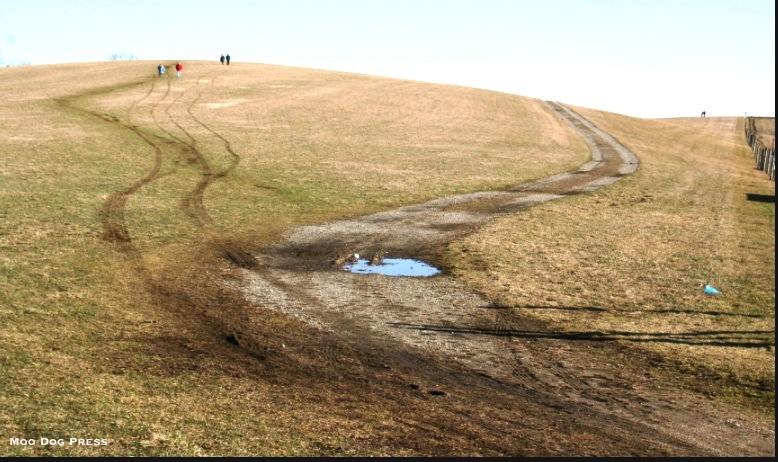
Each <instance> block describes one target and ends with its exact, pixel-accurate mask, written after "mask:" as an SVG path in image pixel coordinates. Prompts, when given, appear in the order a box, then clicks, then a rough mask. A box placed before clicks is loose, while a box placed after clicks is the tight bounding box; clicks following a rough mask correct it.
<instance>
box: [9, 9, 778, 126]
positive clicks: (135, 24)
mask: <svg viewBox="0 0 778 462" xmlns="http://www.w3.org/2000/svg"><path fill="white" fill-rule="evenodd" d="M224 53H229V54H230V56H231V57H232V60H233V63H234V64H237V63H239V62H253V63H266V64H280V65H286V66H296V67H305V68H315V69H326V70H335V71H345V72H355V73H360V74H369V75H377V76H384V77H396V78H401V79H409V80H419V81H425V82H435V83H444V84H453V85H464V86H468V87H476V88H484V89H488V90H495V91H500V92H506V93H511V94H517V95H522V96H529V97H532V98H539V99H544V100H553V101H560V102H563V103H568V104H572V105H575V106H583V107H588V108H593V109H600V110H605V111H609V112H616V113H619V114H625V115H630V116H635V117H643V118H663V117H690V116H694V117H696V116H699V115H700V113H701V112H702V111H706V113H707V115H708V116H709V117H712V116H743V115H753V116H770V117H774V116H775V0H0V64H2V65H5V66H7V65H12V66H17V65H28V64H29V65H41V64H56V63H71V62H94V61H108V60H109V59H110V57H111V56H112V55H117V54H118V55H125V56H132V57H134V58H135V59H139V60H152V61H157V60H160V61H162V60H180V61H182V62H185V61H187V60H190V61H194V60H214V61H216V60H218V59H219V56H220V55H222V54H224ZM1 79H2V74H0V80H1Z"/></svg>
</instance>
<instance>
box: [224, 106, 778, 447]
mask: <svg viewBox="0 0 778 462" xmlns="http://www.w3.org/2000/svg"><path fill="white" fill-rule="evenodd" d="M548 107H549V109H550V110H552V111H553V112H554V113H556V114H557V115H558V116H559V117H560V118H562V119H564V120H565V121H566V122H567V123H569V124H570V125H571V126H573V127H574V128H575V129H576V130H577V131H578V132H579V133H580V134H581V136H583V137H584V139H585V140H586V142H587V143H588V145H589V147H590V148H591V151H592V160H591V161H590V162H588V163H586V164H584V165H583V166H581V167H580V168H579V169H578V170H577V171H574V172H569V173H564V174H560V175H556V176H553V177H550V178H546V179H542V180H539V181H535V182H531V183H528V184H523V185H519V186H516V187H514V188H510V189H508V190H505V191H499V192H483V193H473V194H465V195H459V196H452V197H445V198H441V199H437V200H433V201H430V202H426V203H423V204H418V205H413V206H409V207H403V208H399V209H396V210H391V211H387V212H382V213H376V214H373V215H369V216H365V217H361V218H357V219H352V220H344V221H338V222H333V223H326V224H322V225H319V226H306V227H300V228H296V229H292V230H289V232H288V233H287V235H286V239H285V241H284V242H283V243H280V244H278V245H276V246H274V247H272V248H269V249H266V250H265V251H263V252H262V253H260V254H256V255H252V256H251V258H245V259H244V260H242V261H238V260H233V261H234V262H235V263H238V264H242V265H243V266H244V267H246V269H244V270H243V279H242V280H241V281H239V282H235V281H233V282H231V283H230V285H231V287H233V288H235V289H236V290H239V291H240V292H242V293H243V294H244V295H245V296H246V297H247V298H248V299H249V300H250V301H251V302H252V304H253V305H255V306H256V307H257V312H256V313H255V314H254V315H253V316H252V315H249V317H252V318H253V319H254V321H253V322H256V323H261V322H262V321H261V318H262V316H263V313H264V312H265V310H267V309H272V310H275V311H276V312H280V313H284V314H286V315H288V316H291V317H294V318H295V319H298V320H301V321H303V322H305V323H306V324H308V326H310V328H311V329H313V332H314V333H312V334H309V335H303V332H302V331H301V332H300V336H299V337H298V338H295V337H294V336H288V337H286V338H285V340H284V341H285V342H286V343H284V345H283V349H284V354H285V355H286V356H288V357H294V356H295V355H298V356H299V358H300V359H299V361H300V362H301V363H302V362H304V358H308V359H310V357H311V356H312V355H317V357H318V358H319V360H320V365H319V369H322V368H323V369H327V370H341V371H343V370H349V369H353V370H352V373H356V371H357V370H361V371H362V372H361V374H365V372H364V370H365V369H366V368H365V364H367V365H368V366H369V367H367V370H370V369H371V368H372V369H374V370H375V372H374V373H372V375H373V376H372V377H371V380H370V381H371V382H373V381H375V382H377V383H378V384H384V385H385V386H383V387H380V391H377V390H374V389H372V390H371V393H372V394H374V395H379V396H383V397H384V399H385V401H386V402H387V403H388V402H392V403H393V404H392V405H391V406H389V405H388V404H387V405H386V408H387V409H390V408H396V407H400V408H401V409H402V411H400V412H402V413H404V414H405V415H413V416H414V418H415V419H422V420H423V422H424V432H419V433H418V434H415V435H414V436H413V437H411V436H410V435H406V436H405V438H407V439H408V441H415V442H416V444H418V445H421V446H423V445H424V444H431V443H430V442H431V441H435V442H436V444H435V445H433V446H431V447H434V448H435V449H430V450H429V451H422V453H428V454H431V455H442V454H501V455H573V454H575V455H698V456H699V455H716V456H722V455H767V454H772V453H773V451H774V433H773V432H772V430H771V429H769V428H759V427H757V426H754V425H752V424H749V423H747V422H745V421H742V420H739V419H737V418H733V416H732V414H728V413H727V412H725V411H722V410H720V409H716V408H714V407H713V406H712V405H711V403H710V402H709V401H708V399H707V398H703V397H700V396H696V395H692V394H689V393H684V392H682V391H680V390H661V389H657V388H656V387H654V385H653V383H652V380H651V378H650V376H649V375H648V374H643V373H640V372H634V371H632V372H630V371H627V370H624V369H623V368H618V367H615V366H613V365H611V364H609V363H608V362H607V361H604V360H603V359H602V358H603V357H605V356H604V355H603V354H604V353H605V349H607V348H610V345H609V342H610V341H611V340H617V339H622V340H623V339H624V337H622V336H618V335H616V336H615V337H614V336H613V335H609V334H607V333H598V332H579V333H560V332H555V331H553V330H551V329H549V328H548V327H547V326H545V325H543V324H541V323H539V322H535V321H531V320H528V319H524V318H521V317H519V316H517V315H516V314H515V313H514V312H512V311H511V310H509V309H506V308H503V307H500V306H494V305H492V304H490V302H489V301H488V300H486V299H484V298H482V297H480V296H479V295H478V294H475V293H473V292H472V291H470V290H468V288H467V287H463V286H462V285H461V284H459V283H458V282H457V281H456V280H454V279H453V278H451V277H449V276H446V275H445V273H444V274H442V275H438V276H433V277H424V278H418V277H392V276H382V275H375V274H371V275H361V274H353V273H350V272H346V271H343V269H342V268H343V264H344V262H345V261H346V258H347V257H348V256H349V255H351V254H352V253H359V254H360V255H361V256H363V257H366V258H372V257H375V256H379V257H399V258H413V259H421V260H425V261H428V262H433V263H434V262H436V261H437V260H438V258H439V255H440V252H441V251H442V250H443V249H444V248H445V246H446V245H447V244H448V243H449V242H451V241H452V240H453V239H455V238H457V237H459V236H462V235H463V234H466V233H469V232H472V231H473V230H475V229H476V228H478V227H479V226H481V225H483V224H484V223H486V222H487V221H488V220H490V219H493V218H495V217H498V216H500V215H502V214H506V213H520V212H521V210H523V209H526V208H528V207H531V206H534V205H537V204H540V203H543V202H546V201H549V200H554V199H560V198H564V197H566V196H569V195H573V194H581V193H586V192H589V191H593V190H595V189H597V188H600V187H603V186H606V185H608V184H611V183H613V182H615V181H618V180H619V179H620V178H622V177H623V176H625V175H629V174H630V173H632V172H634V171H635V170H636V169H637V167H638V159H637V158H636V156H635V155H634V154H633V153H631V152H630V151H629V150H628V149H626V148H625V147H624V146H622V145H621V144H620V143H618V142H617V141H616V140H614V139H613V138H612V137H610V136H609V135H608V134H606V133H604V132H602V131H601V130H599V129H598V128H597V127H595V126H593V125H592V124H591V123H589V122H588V121H587V120H585V119H583V118H582V117H580V116H579V115H578V114H576V113H575V112H573V111H572V110H570V109H569V108H567V107H565V106H563V105H560V104H556V103H548ZM324 339H327V340H326V341H325V340H324ZM346 351H349V352H350V353H345V352H346ZM355 385H356V384H355ZM408 393H415V394H419V395H425V396H427V397H428V398H434V399H435V400H436V402H435V404H434V406H432V407H431V408H430V407H427V408H426V409H424V410H423V411H418V412H417V411H414V410H413V405H411V404H407V400H408V399H410V398H409V396H408ZM360 394H364V392H362V393H360ZM403 403H406V404H403ZM463 441H467V443H466V444H465V443H463ZM435 450H437V451H438V452H435Z"/></svg>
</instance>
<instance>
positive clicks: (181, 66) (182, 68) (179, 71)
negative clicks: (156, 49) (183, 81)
mask: <svg viewBox="0 0 778 462" xmlns="http://www.w3.org/2000/svg"><path fill="white" fill-rule="evenodd" d="M182 70H184V65H183V64H181V63H178V64H176V77H181V71H182Z"/></svg>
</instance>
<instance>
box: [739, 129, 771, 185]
mask: <svg viewBox="0 0 778 462" xmlns="http://www.w3.org/2000/svg"><path fill="white" fill-rule="evenodd" d="M745 126H746V127H745V131H746V142H747V143H748V146H750V147H751V149H752V150H753V151H754V163H756V168H758V169H759V170H761V171H763V172H765V173H766V174H767V178H769V179H770V181H775V136H773V143H772V146H770V147H769V148H768V147H766V146H764V145H762V142H761V141H760V140H759V138H758V137H757V130H756V122H755V121H754V118H753V117H746V123H745ZM773 135H775V134H773Z"/></svg>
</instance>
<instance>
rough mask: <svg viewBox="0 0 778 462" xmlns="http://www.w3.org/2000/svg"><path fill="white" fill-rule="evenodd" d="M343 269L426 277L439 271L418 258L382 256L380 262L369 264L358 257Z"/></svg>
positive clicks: (366, 272) (363, 272)
mask: <svg viewBox="0 0 778 462" xmlns="http://www.w3.org/2000/svg"><path fill="white" fill-rule="evenodd" d="M343 269H344V270H346V271H349V272H351V273H358V274H383V275H384V276H416V277H427V276H434V275H436V274H438V273H440V270H439V269H437V268H435V267H434V266H430V265H428V264H426V263H424V262H423V261H420V260H412V259H410V258H384V259H383V260H382V261H381V263H380V264H378V265H371V264H370V260H367V259H359V260H358V261H357V263H351V264H348V265H346V266H344V267H343Z"/></svg>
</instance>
